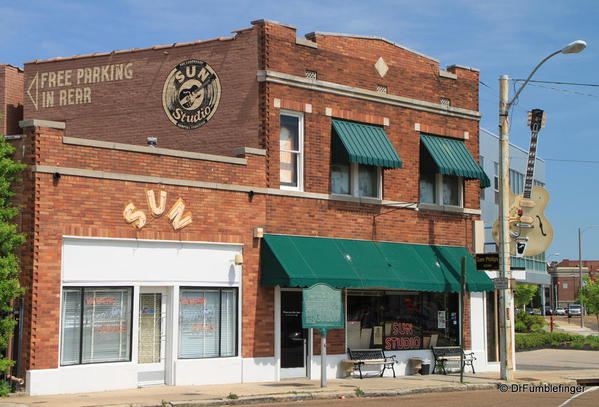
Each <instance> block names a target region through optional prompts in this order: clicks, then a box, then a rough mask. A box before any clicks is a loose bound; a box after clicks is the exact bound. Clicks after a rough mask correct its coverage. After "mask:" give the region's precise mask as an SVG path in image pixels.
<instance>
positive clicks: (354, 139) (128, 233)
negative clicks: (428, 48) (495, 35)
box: [13, 20, 497, 394]
mask: <svg viewBox="0 0 599 407" xmlns="http://www.w3.org/2000/svg"><path fill="white" fill-rule="evenodd" d="M306 38H307V39H299V38H297V36H296V29H295V28H294V27H292V26H288V25H285V24H281V23H276V22H271V21H267V20H260V21H255V22H253V23H252V27H251V28H248V29H244V30H239V31H235V32H234V35H233V36H232V37H228V38H217V39H214V40H209V41H197V42H193V43H187V44H173V45H168V46H157V47H152V48H147V49H134V50H128V51H115V52H111V53H104V54H91V55H82V56H75V57H72V58H56V59H52V60H46V61H33V62H30V63H26V64H25V69H24V84H22V82H18V80H16V79H15V82H14V83H17V84H18V86H24V88H23V90H22V95H24V113H23V117H22V119H23V121H22V122H21V127H22V128H23V135H22V137H21V138H19V139H18V140H14V141H13V142H14V143H15V144H17V145H18V146H19V149H18V150H17V151H18V153H17V156H18V158H20V159H22V160H23V161H25V162H26V163H27V164H29V166H30V170H28V172H27V173H26V174H25V177H24V178H25V179H24V187H23V190H22V192H21V193H20V197H21V198H22V204H23V205H24V210H23V213H22V215H21V224H22V226H23V230H24V231H25V232H26V233H27V236H28V243H27V245H26V246H25V247H24V254H23V284H24V285H25V286H26V287H27V288H28V290H27V294H26V296H25V299H24V306H23V307H24V318H23V321H22V322H23V324H22V333H23V334H22V336H21V338H20V345H19V347H20V354H21V358H20V360H19V365H18V368H17V370H16V372H15V374H18V375H21V376H25V375H26V379H27V388H28V391H29V392H30V393H31V394H46V393H60V392H79V391H100V390H105V389H117V388H131V387H136V386H138V385H147V384H160V383H163V384H164V383H166V384H173V385H183V384H208V383H226V382H249V381H267V380H279V379H280V378H282V377H298V376H303V377H305V376H308V377H311V378H318V377H319V374H320V368H319V367H318V365H319V358H318V357H316V355H318V354H319V337H318V334H317V333H313V332H312V331H311V330H309V331H308V330H306V331H304V330H303V329H302V326H301V323H300V321H301V318H300V317H301V291H299V288H301V287H305V286H308V285H311V284H313V283H315V282H325V283H329V284H331V285H334V286H336V287H338V288H341V289H343V295H344V297H343V298H344V305H345V315H346V327H347V328H346V329H337V330H332V331H331V332H330V333H329V336H328V353H329V357H328V363H329V368H328V370H329V371H330V375H331V376H341V375H342V374H343V369H342V367H341V363H340V362H341V360H343V359H345V358H346V355H345V350H346V347H348V346H351V347H355V346H360V347H364V346H366V347H369V346H373V347H377V346H378V347H380V346H384V347H385V348H386V349H387V350H388V351H390V352H393V353H395V354H397V355H398V360H399V361H400V367H403V368H405V367H406V365H407V359H408V358H410V357H414V356H421V357H428V358H430V356H431V355H430V351H429V350H428V347H429V345H430V344H432V343H434V342H435V341H436V342H437V343H439V344H453V343H457V341H458V338H459V329H458V328H459V318H460V316H459V298H458V294H456V291H459V286H458V281H459V270H460V258H461V257H462V256H464V255H466V256H467V252H471V253H472V252H474V251H475V247H474V240H475V239H474V236H473V234H474V222H475V221H476V220H479V218H480V206H479V205H480V199H479V189H480V187H481V184H482V185H483V186H488V184H489V180H488V178H487V177H486V176H485V175H484V172H482V170H481V169H480V167H479V166H478V164H477V163H476V161H475V160H474V159H473V157H478V155H479V153H478V121H479V119H480V114H479V113H478V71H477V70H475V69H472V68H468V67H462V66H458V65H454V66H451V67H449V68H447V70H443V69H440V67H439V62H438V61H437V60H435V59H432V58H430V57H427V56H425V55H422V54H419V53H417V52H414V51H411V50H409V49H406V48H404V47H402V46H400V45H398V44H395V43H392V42H390V41H388V40H385V39H382V38H378V37H364V36H353V35H348V34H334V33H319V32H316V33H311V34H308V35H307V36H306ZM263 233H264V237H262V234H263ZM467 258H468V267H469V270H470V271H472V272H471V273H469V274H468V287H469V291H472V292H471V293H470V294H469V295H468V296H467V297H466V301H465V309H466V312H465V315H464V316H463V318H464V321H465V324H466V328H465V335H466V342H465V347H466V348H468V349H472V350H473V351H475V352H476V353H477V355H478V356H479V357H478V360H477V367H478V368H479V369H482V370H485V369H487V370H488V369H497V364H487V357H486V354H487V351H486V347H487V345H486V331H485V318H486V317H485V312H486V310H485V298H486V294H485V293H484V291H486V290H490V289H492V284H491V282H490V280H489V279H488V278H487V277H486V275H485V274H484V273H476V272H474V271H473V268H474V267H473V261H472V258H471V257H469V256H468V257H467ZM310 339H312V340H310ZM100 362H103V363H100ZM107 362H112V363H107ZM396 370H397V368H396ZM399 370H400V371H402V369H401V368H400V369H399Z"/></svg>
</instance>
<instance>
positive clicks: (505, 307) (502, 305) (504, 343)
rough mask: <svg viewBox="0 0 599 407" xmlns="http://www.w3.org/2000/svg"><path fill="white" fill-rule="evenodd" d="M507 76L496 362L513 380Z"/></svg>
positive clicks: (504, 81) (502, 81) (504, 84)
mask: <svg viewBox="0 0 599 407" xmlns="http://www.w3.org/2000/svg"><path fill="white" fill-rule="evenodd" d="M508 80H509V78H508V76H507V75H502V76H501V77H500V78H499V148H500V150H499V180H500V186H499V187H500V196H499V222H500V236H501V238H500V245H499V278H500V279H501V280H503V281H506V280H507V281H508V285H507V286H504V287H505V288H504V289H502V290H499V311H500V314H499V316H500V317H499V360H500V362H501V364H500V369H501V379H502V380H512V374H513V370H514V364H513V354H514V348H513V343H512V325H513V314H514V312H513V310H514V301H513V298H512V287H511V274H512V273H511V270H510V236H509V223H508V216H509V197H510V195H509V191H510V177H509V162H510V142H509V120H508V114H509V111H508V110H509V105H508V92H509V83H508Z"/></svg>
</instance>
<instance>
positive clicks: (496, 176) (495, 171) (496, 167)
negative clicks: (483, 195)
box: [493, 161, 499, 192]
mask: <svg viewBox="0 0 599 407" xmlns="http://www.w3.org/2000/svg"><path fill="white" fill-rule="evenodd" d="M493 191H495V192H499V163H498V162H496V161H493Z"/></svg>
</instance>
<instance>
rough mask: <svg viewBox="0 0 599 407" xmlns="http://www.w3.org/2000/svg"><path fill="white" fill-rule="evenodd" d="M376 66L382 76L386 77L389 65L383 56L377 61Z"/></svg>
mask: <svg viewBox="0 0 599 407" xmlns="http://www.w3.org/2000/svg"><path fill="white" fill-rule="evenodd" d="M374 68H375V69H376V71H377V72H378V73H379V75H381V78H384V77H385V75H386V74H387V71H388V70H389V66H388V65H387V63H386V62H385V60H384V59H383V57H379V59H378V61H376V64H374Z"/></svg>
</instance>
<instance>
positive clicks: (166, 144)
mask: <svg viewBox="0 0 599 407" xmlns="http://www.w3.org/2000/svg"><path fill="white" fill-rule="evenodd" d="M155 48H156V49H154V48H150V49H146V50H138V51H118V52H114V53H111V54H109V55H104V56H84V57H76V58H70V59H63V60H60V59H58V60H51V61H46V62H39V63H36V62H30V63H27V64H25V77H26V80H25V83H26V86H30V85H31V83H32V81H33V80H34V79H35V77H36V74H37V75H38V84H39V83H40V82H41V79H40V78H41V74H42V73H43V72H56V71H61V70H74V71H72V77H71V83H72V86H63V87H53V88H51V89H50V88H47V87H46V88H44V89H41V88H40V89H39V96H38V101H37V104H38V108H37V109H36V107H35V106H34V104H33V103H32V100H31V98H29V97H27V98H26V99H25V119H46V120H55V121H66V122H67V123H68V127H67V130H66V134H67V136H71V137H82V138H87V139H95V140H104V141H112V142H120V143H127V144H138V145H146V138H147V137H157V138H158V147H163V148H172V149H177V150H186V151H195V152H204V153H213V154H222V155H233V149H234V148H236V147H245V146H247V147H260V146H259V140H258V83H257V81H256V70H257V64H258V54H257V35H256V32H255V30H249V31H242V32H240V33H238V34H236V35H235V36H234V37H232V38H230V39H222V40H220V39H217V40H213V41H204V42H198V43H193V44H192V45H186V46H178V47H171V46H166V47H155ZM187 59H200V60H203V61H206V62H207V63H208V64H209V65H210V66H211V67H212V68H213V69H214V70H215V72H216V74H217V75H218V76H219V78H220V82H221V88H222V95H221V99H220V104H219V106H218V108H217V111H216V113H215V114H214V116H213V117H212V118H211V119H210V120H209V121H208V122H207V123H206V124H204V125H203V126H201V127H199V128H197V129H195V130H184V129H179V128H178V127H176V126H175V125H174V124H172V123H171V122H170V121H169V119H168V118H167V116H166V114H165V112H164V109H163V107H162V89H163V85H164V82H165V79H166V77H167V76H168V74H169V73H170V71H171V70H172V69H173V68H174V67H175V66H176V65H177V64H178V63H180V62H182V61H184V60H187ZM127 63H132V64H133V65H132V69H133V78H132V79H129V80H119V81H112V82H110V81H107V82H99V83H93V84H79V85H77V77H76V70H77V69H79V68H87V67H97V66H105V65H109V64H127ZM82 87H89V88H90V90H91V101H92V103H86V104H79V105H70V106H57V104H58V103H59V92H60V90H65V89H74V88H82ZM45 90H53V91H54V94H55V96H54V102H55V107H52V108H44V107H42V102H43V100H42V95H41V94H42V91H45Z"/></svg>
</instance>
